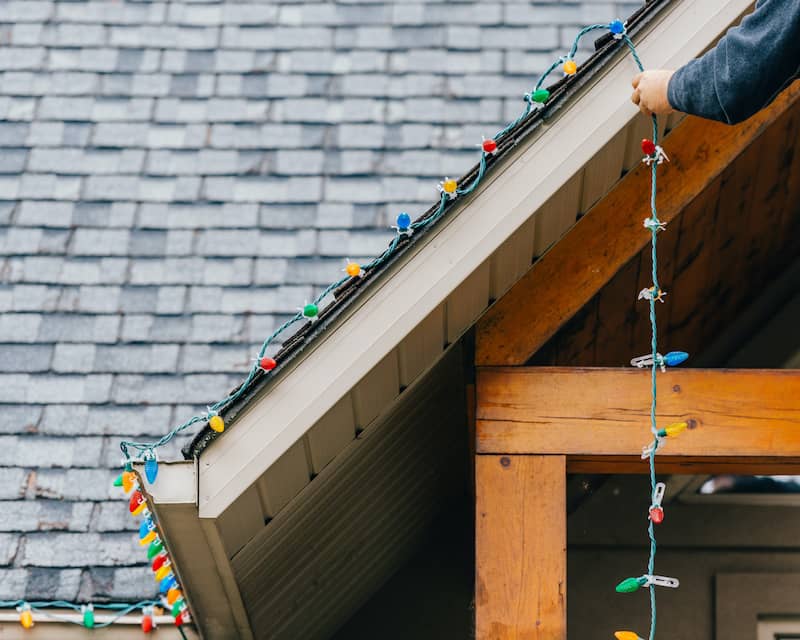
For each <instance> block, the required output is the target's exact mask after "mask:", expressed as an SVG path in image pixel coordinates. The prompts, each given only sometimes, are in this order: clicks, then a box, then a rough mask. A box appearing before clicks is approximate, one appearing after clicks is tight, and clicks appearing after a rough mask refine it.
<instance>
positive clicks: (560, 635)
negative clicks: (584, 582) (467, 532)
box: [475, 456, 567, 640]
mask: <svg viewBox="0 0 800 640" xmlns="http://www.w3.org/2000/svg"><path fill="white" fill-rule="evenodd" d="M475 476H476V482H477V505H476V524H475V527H476V531H475V551H476V564H475V571H476V579H475V585H476V586H475V624H476V633H475V638H476V640H566V638H567V620H566V589H567V563H566V561H567V534H566V531H567V528H566V517H567V516H566V508H567V507H566V491H567V490H566V469H565V459H564V456H477V460H476V463H475Z"/></svg>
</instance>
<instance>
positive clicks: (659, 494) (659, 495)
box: [650, 482, 667, 508]
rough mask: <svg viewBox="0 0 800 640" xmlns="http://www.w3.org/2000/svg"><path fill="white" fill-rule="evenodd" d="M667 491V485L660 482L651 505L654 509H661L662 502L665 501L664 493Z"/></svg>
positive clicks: (654, 491)
mask: <svg viewBox="0 0 800 640" xmlns="http://www.w3.org/2000/svg"><path fill="white" fill-rule="evenodd" d="M666 491H667V485H665V484H664V483H663V482H659V483H658V484H657V485H656V488H655V489H654V490H653V504H652V505H650V506H651V508H652V507H660V506H661V501H662V500H663V499H664V493H666Z"/></svg>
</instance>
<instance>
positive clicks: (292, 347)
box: [182, 0, 670, 460]
mask: <svg viewBox="0 0 800 640" xmlns="http://www.w3.org/2000/svg"><path fill="white" fill-rule="evenodd" d="M669 2H670V0H649V1H648V2H646V3H645V4H644V5H643V6H642V7H640V8H639V9H637V10H636V11H635V12H634V13H633V14H632V15H631V16H630V17H629V18H628V19H627V21H626V28H627V32H628V35H630V36H631V38H633V37H635V36H636V34H637V33H639V32H641V31H642V30H643V29H644V28H646V26H647V25H648V24H649V23H650V22H652V20H653V18H654V17H655V16H657V15H658V14H659V13H660V12H661V11H662V10H663V9H664V8H665V7H666V6H667V5H668V4H669ZM620 53H622V54H624V55H629V53H628V50H627V47H626V46H625V45H624V43H622V42H621V41H619V40H615V39H614V38H613V37H612V36H611V34H610V33H606V34H604V35H603V36H601V37H600V38H598V39H597V40H595V52H594V53H593V54H592V55H591V56H590V57H589V59H588V60H587V61H586V62H585V63H584V64H582V65H581V66H580V67H579V68H578V71H577V73H576V74H575V75H573V76H568V77H564V78H562V79H560V80H558V81H557V82H555V83H554V84H552V85H550V86H549V87H547V88H548V89H549V91H550V98H549V100H548V101H547V104H546V105H545V106H544V108H542V109H539V110H536V111H532V112H531V113H530V114H529V115H528V117H527V118H525V120H523V121H522V122H520V123H519V124H518V125H517V126H516V127H515V128H514V129H512V130H511V131H510V132H509V133H508V134H507V135H506V136H504V138H503V139H502V141H501V142H498V147H497V153H495V154H494V155H493V156H488V157H487V172H488V171H490V170H491V168H492V167H493V166H494V165H495V164H497V163H498V162H502V161H503V160H504V159H506V158H507V157H508V155H509V154H510V153H511V152H512V151H513V149H514V148H515V147H516V146H517V145H518V144H519V143H520V142H522V141H523V140H525V139H526V138H527V137H528V136H529V135H531V134H533V133H534V132H535V131H536V130H537V129H538V128H539V127H540V126H541V125H542V123H545V122H547V120H548V119H549V118H550V117H552V116H553V115H554V114H556V113H558V112H559V111H560V110H561V109H562V108H563V107H564V106H566V105H567V104H568V103H569V99H570V98H571V97H573V96H574V95H575V94H576V93H577V92H578V91H579V90H580V89H581V88H583V87H584V86H585V85H586V84H587V83H588V82H590V81H591V80H592V79H593V78H594V77H595V76H596V75H597V74H598V73H600V71H601V70H602V68H603V66H604V65H605V64H606V63H608V62H609V61H610V60H612V59H613V58H614V56H615V55H617V54H620ZM520 101H521V100H520ZM477 173H478V165H475V166H473V167H472V169H470V171H468V172H467V173H466V174H464V175H463V176H461V178H459V179H458V184H470V182H472V180H473V179H474V178H475V176H476V175H477ZM454 202H461V200H456V201H451V202H450V203H448V204H447V206H446V208H447V209H451V208H452V206H453V203H454ZM438 208H439V203H438V201H437V202H436V204H434V205H432V206H431V208H430V209H428V210H427V211H426V212H425V213H424V214H423V215H421V216H420V217H419V218H417V220H423V219H425V218H428V217H430V216H432V215H434V214H435V213H436V211H437V210H438ZM448 215H453V214H452V213H445V216H444V217H447V216H448ZM437 224H438V222H437V223H434V224H433V225H431V226H430V227H421V228H420V229H418V230H417V231H416V232H415V233H414V234H413V235H412V236H403V237H402V238H401V239H400V244H399V245H398V247H397V249H396V251H395V252H394V253H393V254H392V256H391V257H390V258H389V259H388V260H386V261H385V262H383V263H381V264H380V265H378V266H376V267H375V268H373V269H371V270H369V272H367V274H366V275H365V277H363V278H362V277H354V278H351V279H350V280H348V281H347V282H346V283H345V284H343V285H342V286H341V287H339V288H338V289H336V290H335V291H334V301H333V302H332V303H330V304H329V305H328V306H327V307H325V309H323V310H322V311H321V312H320V314H319V319H318V320H317V321H316V322H314V323H311V322H306V323H305V324H304V325H303V326H302V327H301V328H300V329H299V330H298V331H297V332H296V333H294V334H293V335H292V336H291V337H290V338H288V339H287V340H286V341H285V342H284V344H283V346H282V347H281V350H280V351H279V352H278V353H277V354H276V355H275V360H276V361H277V363H278V366H277V367H276V368H275V369H273V370H272V371H271V372H270V373H269V375H267V374H265V373H264V372H263V371H259V372H258V373H257V375H256V377H255V378H254V380H253V382H252V383H251V384H250V388H249V389H248V390H247V391H246V392H245V393H243V394H242V395H241V396H240V397H239V398H238V399H237V400H235V401H234V402H231V403H230V404H229V405H228V406H227V407H225V408H223V409H222V410H221V411H220V415H222V416H223V417H224V419H225V424H226V425H228V426H231V423H233V422H234V421H235V420H236V417H237V416H238V415H239V413H240V412H241V411H242V410H243V409H244V408H245V407H246V406H247V404H248V403H249V402H250V401H251V400H253V399H254V398H255V397H256V396H258V395H260V394H261V393H263V392H264V391H265V390H266V389H267V388H268V387H269V385H270V382H271V381H272V379H273V378H275V377H276V376H279V375H280V373H281V370H282V369H284V368H285V367H286V365H287V364H288V363H289V362H291V361H292V360H294V359H295V358H297V357H298V356H299V355H300V354H301V353H302V352H303V350H304V349H305V347H306V346H307V345H308V344H310V343H311V342H312V341H313V340H316V339H318V338H319V337H320V336H322V335H323V334H324V333H325V332H326V331H327V330H328V329H330V328H332V327H333V326H335V324H336V322H337V321H338V320H339V319H340V318H341V316H342V313H343V312H344V311H345V310H346V309H348V308H349V307H350V305H352V304H353V303H354V302H355V301H356V300H358V298H359V297H360V295H361V294H362V292H363V291H364V289H365V288H366V287H368V286H369V285H370V284H371V283H372V282H374V281H376V280H377V279H378V278H380V277H381V276H383V275H384V273H385V271H386V269H387V267H389V266H390V265H393V264H395V262H396V261H397V260H398V259H400V258H401V257H402V256H403V254H405V253H406V251H407V250H408V249H409V247H411V246H413V245H414V244H416V243H417V242H419V241H420V239H421V238H422V237H424V236H425V235H426V234H427V233H429V231H430V229H431V228H433V227H435V226H436V225H437ZM234 391H235V390H234ZM226 430H227V429H226ZM221 435H222V434H220V433H217V432H216V431H213V430H212V429H210V428H209V427H208V425H207V424H206V425H205V426H204V427H203V428H202V429H201V430H200V431H199V432H198V433H197V435H196V436H195V437H194V439H193V440H192V442H191V443H189V444H188V445H186V446H185V447H184V448H183V450H182V453H183V455H184V457H185V458H186V459H187V460H191V459H192V458H194V457H197V456H199V455H200V453H201V452H202V451H203V450H204V449H205V448H206V447H207V446H208V445H209V444H210V443H211V441H212V440H214V439H216V438H218V437H220V436H221Z"/></svg>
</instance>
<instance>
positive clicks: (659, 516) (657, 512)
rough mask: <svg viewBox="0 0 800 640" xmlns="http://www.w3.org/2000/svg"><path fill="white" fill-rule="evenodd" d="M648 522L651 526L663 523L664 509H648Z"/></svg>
mask: <svg viewBox="0 0 800 640" xmlns="http://www.w3.org/2000/svg"><path fill="white" fill-rule="evenodd" d="M650 520H652V521H653V524H661V523H662V522H664V509H662V508H661V507H650Z"/></svg>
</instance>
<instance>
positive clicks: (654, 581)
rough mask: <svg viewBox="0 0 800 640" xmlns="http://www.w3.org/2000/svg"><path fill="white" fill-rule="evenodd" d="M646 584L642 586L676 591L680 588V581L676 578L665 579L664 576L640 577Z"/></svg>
mask: <svg viewBox="0 0 800 640" xmlns="http://www.w3.org/2000/svg"><path fill="white" fill-rule="evenodd" d="M642 577H643V578H644V579H645V580H646V582H645V584H644V586H646V587H649V586H650V585H653V586H655V587H668V588H670V589H677V588H678V587H680V586H681V581H680V580H678V579H677V578H667V577H666V576H648V575H644V576H642Z"/></svg>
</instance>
